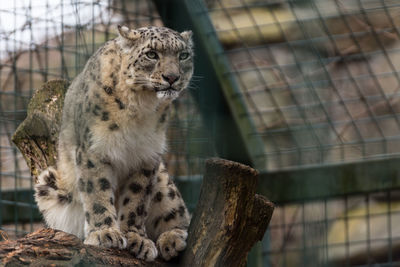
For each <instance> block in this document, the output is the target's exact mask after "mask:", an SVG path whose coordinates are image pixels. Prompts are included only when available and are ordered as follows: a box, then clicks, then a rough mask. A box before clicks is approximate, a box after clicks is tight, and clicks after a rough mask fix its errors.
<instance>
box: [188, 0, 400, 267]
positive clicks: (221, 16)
mask: <svg viewBox="0 0 400 267" xmlns="http://www.w3.org/2000/svg"><path fill="white" fill-rule="evenodd" d="M193 6H196V7H197V9H196V11H194V12H193V13H196V12H197V15H198V16H200V17H202V18H203V20H207V19H208V17H209V20H210V21H211V23H212V26H213V27H212V28H210V29H206V30H205V34H207V35H208V37H207V38H208V41H209V40H210V39H211V38H213V37H212V36H215V37H217V38H218V40H219V41H220V47H221V49H220V50H219V51H210V53H211V54H213V55H214V56H215V57H216V58H219V59H217V60H216V61H217V62H219V63H220V62H221V61H223V60H225V61H226V62H228V64H227V65H228V68H227V69H224V70H223V72H222V75H221V77H224V79H226V80H229V79H232V80H233V84H234V86H236V90H231V91H229V90H226V97H227V98H228V99H230V101H231V102H232V105H233V106H234V107H236V110H237V118H236V121H237V123H238V125H241V132H242V134H243V136H245V138H247V140H248V141H247V144H248V149H249V150H250V156H251V158H252V162H253V164H254V165H255V166H257V167H258V168H259V169H260V170H262V181H261V186H260V191H262V192H267V196H269V197H271V198H272V200H274V201H275V202H276V203H277V204H278V208H277V209H276V211H275V214H274V216H273V219H272V222H271V226H270V228H269V231H268V233H267V235H266V237H265V240H264V241H263V248H262V255H263V256H264V261H263V265H264V266H337V265H346V266H347V265H357V266H372V265H373V266H381V265H382V266H397V265H399V264H400V262H399V260H400V258H399V257H400V250H399V247H400V240H399V237H400V236H399V235H400V232H399V229H398V225H400V217H399V216H400V213H399V211H400V210H399V205H400V202H399V199H398V196H399V191H398V190H397V191H396V189H398V188H399V185H400V184H399V181H398V173H399V168H400V165H399V161H398V156H399V153H400V142H399V141H400V116H399V112H400V105H399V103H400V91H399V87H400V76H399V71H400V50H399V49H400V42H399V39H400V34H399V29H400V28H399V27H400V2H399V1H390V0H346V1H343V0H302V1H300V0H298V1H294V0H292V1H291V0H275V1H274V0H272V1H258V0H218V1H206V3H205V5H202V4H197V5H195V4H193ZM237 98H239V99H241V100H242V101H243V102H244V105H243V106H244V108H243V106H242V107H240V105H238V103H237ZM244 119H247V120H251V123H248V124H247V125H246V124H244V123H243V122H241V120H244ZM260 147H262V148H261V149H260Z"/></svg>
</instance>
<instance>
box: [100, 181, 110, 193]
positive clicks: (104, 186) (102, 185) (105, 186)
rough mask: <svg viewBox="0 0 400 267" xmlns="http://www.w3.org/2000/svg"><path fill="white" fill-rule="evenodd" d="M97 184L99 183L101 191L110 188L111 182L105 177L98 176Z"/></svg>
mask: <svg viewBox="0 0 400 267" xmlns="http://www.w3.org/2000/svg"><path fill="white" fill-rule="evenodd" d="M99 185H100V189H101V190H102V191H106V190H108V189H110V188H111V184H110V182H109V181H108V180H107V178H100V180H99Z"/></svg>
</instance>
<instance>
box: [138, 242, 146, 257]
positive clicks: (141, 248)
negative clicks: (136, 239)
mask: <svg viewBox="0 0 400 267" xmlns="http://www.w3.org/2000/svg"><path fill="white" fill-rule="evenodd" d="M143 243H144V242H143V239H142V242H140V247H139V250H138V252H137V254H138V255H140V253H141V252H142V250H143Z"/></svg>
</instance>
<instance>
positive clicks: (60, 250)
mask: <svg viewBox="0 0 400 267" xmlns="http://www.w3.org/2000/svg"><path fill="white" fill-rule="evenodd" d="M0 259H1V266H24V265H25V266H26V265H30V266H166V265H165V264H163V263H162V262H159V261H158V262H153V263H148V262H143V261H140V260H138V259H135V258H134V257H132V256H131V255H130V254H129V252H128V251H127V250H119V249H105V248H100V247H96V246H87V245H84V244H83V243H82V241H81V240H80V239H79V238H77V237H76V236H74V235H71V234H67V233H65V232H62V231H58V230H54V229H41V230H38V231H36V232H34V233H31V234H28V235H27V236H25V237H24V238H21V239H19V240H14V241H12V240H9V241H4V242H0Z"/></svg>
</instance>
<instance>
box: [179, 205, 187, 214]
mask: <svg viewBox="0 0 400 267" xmlns="http://www.w3.org/2000/svg"><path fill="white" fill-rule="evenodd" d="M185 210H186V209H185V207H184V206H183V205H181V206H179V209H178V213H179V215H180V216H181V217H183V215H185Z"/></svg>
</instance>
